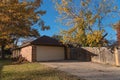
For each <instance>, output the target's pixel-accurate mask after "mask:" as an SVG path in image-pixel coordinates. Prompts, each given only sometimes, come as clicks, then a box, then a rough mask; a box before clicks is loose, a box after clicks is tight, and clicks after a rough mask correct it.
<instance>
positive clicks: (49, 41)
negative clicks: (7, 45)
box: [21, 36, 64, 47]
mask: <svg viewBox="0 0 120 80" xmlns="http://www.w3.org/2000/svg"><path fill="white" fill-rule="evenodd" d="M28 45H47V46H64V45H63V44H62V43H61V42H59V41H58V40H56V39H54V38H51V37H48V36H42V37H40V38H38V39H36V40H34V41H31V42H27V43H24V44H22V45H21V47H25V46H28Z"/></svg>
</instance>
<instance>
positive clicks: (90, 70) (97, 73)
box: [41, 61, 120, 80]
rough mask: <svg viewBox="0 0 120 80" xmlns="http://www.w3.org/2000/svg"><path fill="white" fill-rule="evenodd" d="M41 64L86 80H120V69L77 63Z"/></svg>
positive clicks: (90, 63) (89, 63)
mask: <svg viewBox="0 0 120 80" xmlns="http://www.w3.org/2000/svg"><path fill="white" fill-rule="evenodd" d="M41 64H44V65H47V66H49V67H52V68H56V69H58V70H61V71H64V72H67V73H70V74H72V75H76V76H78V77H80V78H82V79H86V80H120V67H113V66H109V65H102V64H96V63H92V62H77V61H61V62H41Z"/></svg>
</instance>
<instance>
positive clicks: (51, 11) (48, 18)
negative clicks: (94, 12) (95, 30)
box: [39, 0, 120, 40]
mask: <svg viewBox="0 0 120 80" xmlns="http://www.w3.org/2000/svg"><path fill="white" fill-rule="evenodd" d="M117 1H118V4H120V0H117ZM119 7H120V6H119ZM41 9H42V10H46V11H47V13H46V14H45V15H43V16H42V19H43V20H44V21H45V24H46V25H49V26H50V27H51V29H50V30H46V31H39V32H40V35H41V36H42V35H47V36H52V35H54V34H59V32H60V30H61V29H67V28H68V27H65V26H63V25H62V24H60V23H59V22H56V19H57V17H58V15H59V14H58V13H57V11H56V10H55V5H54V4H53V3H52V0H43V5H42V7H41ZM118 20H120V18H119V17H118V18H116V19H112V18H111V19H109V21H105V23H106V24H107V23H108V24H109V23H110V22H111V21H112V22H117V21H118ZM106 32H107V33H108V36H107V39H109V40H116V32H115V30H113V29H111V28H110V27H109V26H107V27H106Z"/></svg>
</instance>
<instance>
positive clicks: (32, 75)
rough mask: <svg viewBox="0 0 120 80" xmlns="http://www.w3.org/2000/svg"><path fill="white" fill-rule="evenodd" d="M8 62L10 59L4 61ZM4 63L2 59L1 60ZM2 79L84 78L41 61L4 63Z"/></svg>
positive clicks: (53, 79) (74, 79)
mask: <svg viewBox="0 0 120 80" xmlns="http://www.w3.org/2000/svg"><path fill="white" fill-rule="evenodd" d="M3 62H4V63H8V61H3ZM0 64H2V61H0ZM0 73H1V78H0V80H82V79H79V78H78V77H76V76H71V75H68V74H67V73H65V72H61V71H58V70H55V69H53V68H49V67H47V66H44V65H41V64H40V63H25V64H17V65H5V64H4V65H3V67H2V68H1V72H0Z"/></svg>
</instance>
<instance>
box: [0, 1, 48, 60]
mask: <svg viewBox="0 0 120 80" xmlns="http://www.w3.org/2000/svg"><path fill="white" fill-rule="evenodd" d="M41 4H42V0H0V46H1V49H2V57H3V58H4V49H5V47H6V46H8V45H10V44H11V43H12V44H13V43H15V42H17V41H18V39H19V38H25V37H30V36H34V37H37V36H39V33H38V30H37V29H38V28H37V29H36V28H34V27H33V25H34V24H37V26H38V27H39V28H40V29H42V30H45V29H49V26H45V24H44V22H43V20H41V16H42V15H44V14H45V13H46V11H42V10H40V8H39V7H40V6H41ZM38 8H39V9H38Z"/></svg>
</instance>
